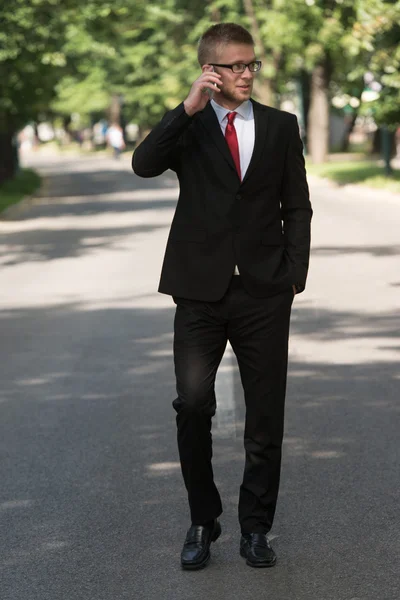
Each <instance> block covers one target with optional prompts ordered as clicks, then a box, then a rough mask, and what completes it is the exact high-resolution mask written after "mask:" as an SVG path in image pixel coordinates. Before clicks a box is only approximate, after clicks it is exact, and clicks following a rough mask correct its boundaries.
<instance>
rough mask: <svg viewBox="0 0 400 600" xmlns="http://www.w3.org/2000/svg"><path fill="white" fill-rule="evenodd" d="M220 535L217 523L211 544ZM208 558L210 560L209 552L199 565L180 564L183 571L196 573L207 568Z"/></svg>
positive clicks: (219, 527)
mask: <svg viewBox="0 0 400 600" xmlns="http://www.w3.org/2000/svg"><path fill="white" fill-rule="evenodd" d="M220 535H221V525H220V524H219V523H218V527H217V528H216V530H215V531H214V533H213V535H212V538H211V542H216V541H217V539H218V538H219V536H220ZM210 558H211V553H210V551H208V554H207V555H206V557H205V558H204V559H203V560H202V561H201V563H196V564H194V565H192V564H184V563H181V567H182V569H184V570H185V571H198V570H199V569H204V567H206V566H207V564H208V562H209V560H210Z"/></svg>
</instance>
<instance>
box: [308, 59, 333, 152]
mask: <svg viewBox="0 0 400 600" xmlns="http://www.w3.org/2000/svg"><path fill="white" fill-rule="evenodd" d="M328 87H329V71H328V67H327V64H326V63H323V64H320V65H317V66H316V67H315V68H314V71H313V73H312V76H311V100H310V110H309V114H308V136H307V137H308V146H309V154H310V155H311V159H312V162H313V163H314V164H321V163H324V162H326V160H327V158H328V150H329V98H328Z"/></svg>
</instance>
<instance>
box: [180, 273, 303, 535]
mask: <svg viewBox="0 0 400 600" xmlns="http://www.w3.org/2000/svg"><path fill="white" fill-rule="evenodd" d="M174 301H175V303H176V305H177V306H176V314H175V323H174V362H175V374H176V385H177V394H178V397H177V398H176V399H175V400H174V402H173V406H174V408H175V410H176V412H177V427H178V448H179V455H180V461H181V467H182V474H183V478H184V482H185V486H186V489H187V492H188V499H189V506H190V513H191V518H192V523H193V524H196V525H199V524H202V523H205V522H207V521H210V520H211V519H214V518H216V517H218V516H219V515H220V514H221V513H222V504H221V498H220V495H219V492H218V490H217V487H216V485H215V483H214V477H213V469H212V463H211V459H212V437H211V421H212V417H213V415H214V414H215V410H216V398H215V390H214V384H215V377H216V373H217V369H218V366H219V364H220V362H221V359H222V356H223V354H224V351H225V347H226V344H227V341H228V340H229V342H230V344H231V346H232V348H233V351H234V353H235V355H236V358H237V361H238V365H239V370H240V376H241V381H242V385H243V389H244V396H245V403H246V421H245V430H244V446H245V453H246V457H245V458H246V460H245V468H244V474H243V482H242V485H241V487H240V495H239V522H240V526H241V531H242V532H243V533H250V532H259V533H267V532H268V531H269V530H270V529H271V527H272V522H273V518H274V514H275V508H276V502H277V497H278V489H279V478H280V467H281V449H282V438H283V421H284V404H285V392H286V375H287V362H288V338H289V321H290V312H291V306H292V302H293V290H292V288H290V289H288V290H287V291H285V292H281V293H279V294H276V295H274V296H269V297H266V298H254V297H252V296H250V295H249V294H248V293H247V292H246V291H245V289H244V287H243V285H242V283H241V278H240V276H237V275H235V276H233V277H232V281H231V284H230V286H229V288H228V291H227V292H226V294H225V296H224V297H223V298H222V299H221V300H219V301H217V302H203V301H197V300H187V299H184V298H178V297H174Z"/></svg>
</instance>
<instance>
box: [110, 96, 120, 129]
mask: <svg viewBox="0 0 400 600" xmlns="http://www.w3.org/2000/svg"><path fill="white" fill-rule="evenodd" d="M109 115H110V123H111V124H113V123H115V124H116V125H120V124H121V97H120V96H119V95H118V94H113V95H112V98H111V105H110V108H109Z"/></svg>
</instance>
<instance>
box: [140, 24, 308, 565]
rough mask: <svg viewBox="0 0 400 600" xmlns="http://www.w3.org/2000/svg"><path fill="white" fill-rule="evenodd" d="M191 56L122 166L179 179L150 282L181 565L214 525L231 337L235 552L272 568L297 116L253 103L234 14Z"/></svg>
mask: <svg viewBox="0 0 400 600" xmlns="http://www.w3.org/2000/svg"><path fill="white" fill-rule="evenodd" d="M198 58H199V63H200V66H201V69H202V74H201V75H200V77H199V78H198V79H197V80H196V81H195V82H194V83H193V85H192V87H191V89H190V92H189V94H188V96H187V98H186V99H185V100H184V102H182V103H181V104H179V106H177V107H176V108H175V109H174V110H171V111H170V112H168V113H167V114H166V115H165V116H164V118H163V119H162V120H161V122H160V123H159V124H158V125H157V126H156V127H155V128H154V129H153V131H152V132H151V133H150V134H149V135H148V137H147V138H146V139H145V140H144V141H143V142H142V143H141V144H140V146H139V147H138V148H137V150H136V151H135V153H134V156H133V162H132V166H133V170H134V172H135V173H137V174H138V175H140V176H142V177H155V176H157V175H160V174H161V173H163V172H164V171H166V170H167V169H172V170H174V171H175V172H176V174H177V176H178V179H179V184H180V195H179V200H178V204H177V208H176V212H175V216H174V219H173V222H172V225H171V230H170V234H169V238H168V243H167V248H166V252H165V258H164V264H163V268H162V273H161V280H160V285H159V291H160V292H162V293H164V294H170V295H171V296H172V297H173V299H174V302H175V304H176V314H175V323H174V361H175V373H176V387H177V398H176V399H175V400H174V402H173V406H174V408H175V410H176V412H177V428H178V448H179V454H180V460H181V467H182V474H183V478H184V482H185V486H186V489H187V493H188V499H189V506H190V513H191V521H192V523H191V526H190V528H189V530H188V532H187V535H186V539H185V543H184V546H183V550H182V554H181V565H182V567H183V568H185V569H199V568H201V567H204V566H205V565H206V564H207V562H208V560H209V558H210V545H211V542H213V541H215V540H216V539H217V538H218V537H219V535H220V533H221V526H220V523H219V520H218V517H219V516H220V514H221V513H222V504H221V498H220V495H219V492H218V490H217V488H216V485H215V483H214V478H213V470H212V464H211V457H212V441H211V421H212V417H213V416H214V414H215V410H216V398H215V392H214V383H215V376H216V373H217V369H218V366H219V364H220V361H221V359H222V356H223V354H224V350H225V347H226V343H227V340H229V342H230V343H231V345H232V348H233V350H234V352H235V354H236V357H237V361H238V365H239V370H240V375H241V380H242V384H243V389H244V394H245V403H246V422H245V431H244V445H245V468H244V475H243V482H242V485H241V487H240V496H239V522H240V527H241V539H240V554H241V555H242V556H243V557H245V558H246V562H247V564H248V565H250V566H253V567H270V566H273V565H274V564H275V562H276V555H275V552H274V550H273V549H272V548H271V545H270V542H269V539H268V536H267V534H268V532H269V531H270V529H271V527H272V522H273V518H274V513H275V508H276V502H277V497H278V488H279V478H280V466H281V448H282V438H283V421H284V403H285V390H286V374H287V359H288V336H289V320H290V311H291V305H292V302H293V298H294V295H295V294H297V293H300V292H302V291H303V290H304V287H305V283H306V277H307V270H308V262H309V250H310V222H311V216H312V209H311V205H310V201H309V193H308V186H307V181H306V173H305V168H304V159H303V152H302V143H301V140H300V136H299V129H298V125H297V120H296V117H295V116H294V115H291V114H289V113H286V112H283V111H280V110H276V109H274V108H270V107H268V106H264V105H262V104H259V103H258V102H255V101H254V100H252V99H251V93H252V88H253V81H254V77H255V74H256V72H257V71H258V70H259V69H260V67H261V63H260V61H257V59H256V56H255V54H254V42H253V39H252V37H251V35H250V33H249V32H248V31H246V30H245V29H243V28H242V27H241V26H239V25H236V24H233V23H221V24H218V25H214V26H213V27H211V28H210V29H208V30H207V31H206V32H205V34H204V35H203V36H202V38H201V40H200V42H199V47H198ZM210 96H212V100H211V101H210Z"/></svg>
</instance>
